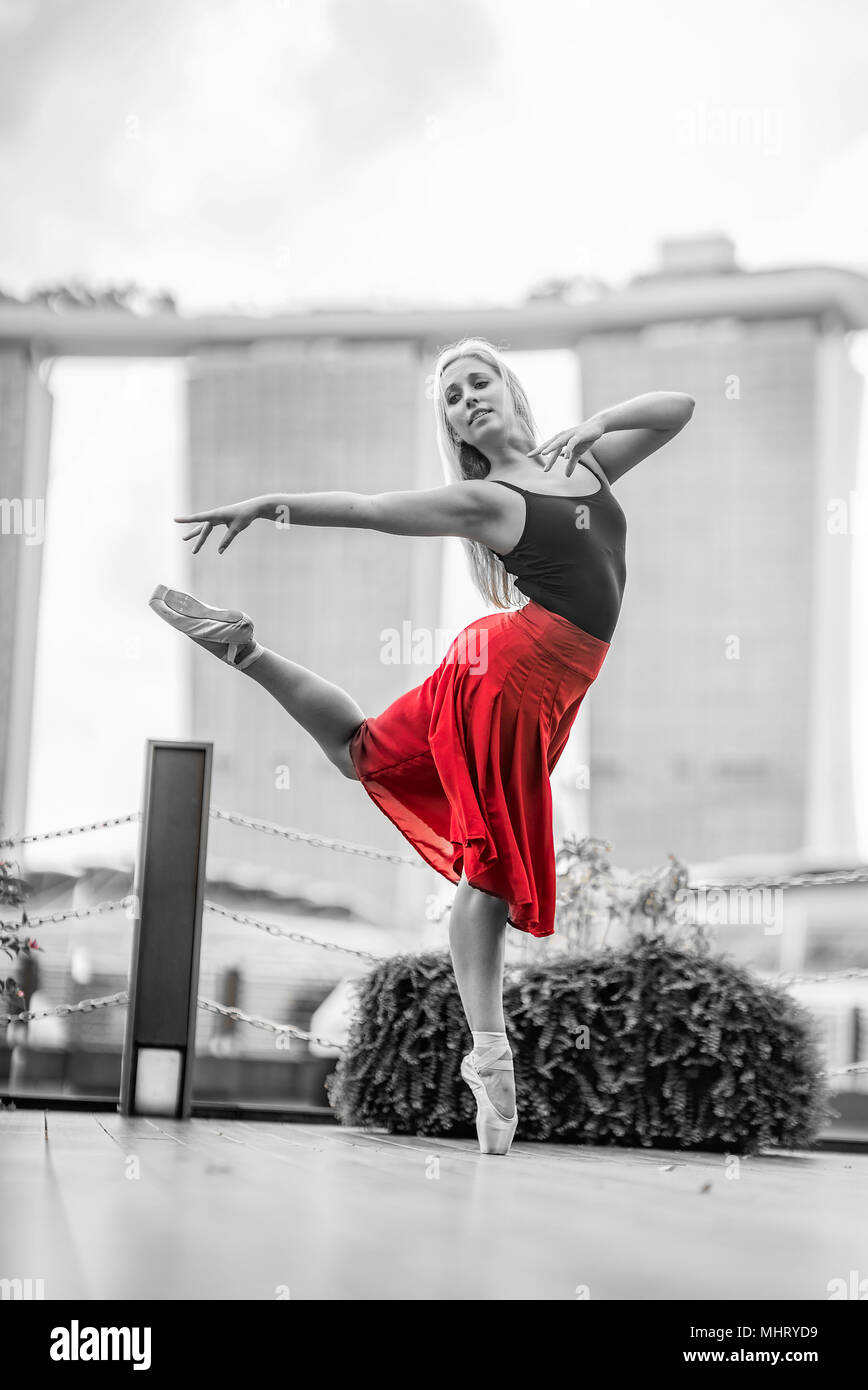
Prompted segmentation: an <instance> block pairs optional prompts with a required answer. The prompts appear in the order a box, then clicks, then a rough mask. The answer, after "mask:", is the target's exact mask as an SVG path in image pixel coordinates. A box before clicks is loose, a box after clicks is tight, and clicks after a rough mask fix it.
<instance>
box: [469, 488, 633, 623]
mask: <svg viewBox="0 0 868 1390" xmlns="http://www.w3.org/2000/svg"><path fill="white" fill-rule="evenodd" d="M491 481H492V482H496V483H500V484H501V486H502V487H509V488H512V489H513V491H514V492H520V493H521V494H522V496H523V497H524V502H525V512H526V515H525V523H524V530H523V531H522V533H521V536H520V538H519V540H518V543H517V544H516V545H515V546H513V548H512V550H510V551H508V552H507V554H506V555H501V556H500V557H499V558H500V559H501V560H502V561H503V564H504V566H505V568H506V569H507V570H508V571H509V573H510V574H512V575H514V576H515V580H516V587H517V588H518V589H519V590H520V591H521V593H523V594H525V595H526V596H527V597H528V598H529V599H533V601H534V602H535V603H538V604H539V605H540V606H541V607H542V608H548V609H550V610H551V612H552V613H558V614H560V616H561V617H562V618H567V619H568V620H569V621H570V622H571V623H574V624H575V625H576V627H580V628H582V630H583V631H584V632H589V633H590V634H591V636H592V637H598V638H599V639H600V640H601V641H603V642H608V641H609V639H610V638H611V636H612V633H613V632H614V631H615V624H616V623H617V621H618V614H619V612H620V611H621V600H622V598H623V597H624V584H625V582H626V576H627V570H626V564H625V559H624V546H625V541H626V536H627V518H626V517H625V515H624V513H623V511H622V509H621V507H620V506H619V504H618V501H617V499H616V498H615V496H614V495H613V493H612V489H611V486H610V485H609V482H608V480H606V481H605V482H604V481H603V479H602V478H601V479H600V486H599V489H598V490H597V491H596V492H593V493H590V494H589V495H587V496H585V497H568V496H564V495H560V496H553V495H551V494H548V493H545V494H543V493H541V492H529V491H528V490H527V488H523V487H518V486H517V485H516V484H515V483H506V482H503V480H502V479H500V478H492V479H491ZM492 554H495V555H496V554H497V551H493V552H492Z"/></svg>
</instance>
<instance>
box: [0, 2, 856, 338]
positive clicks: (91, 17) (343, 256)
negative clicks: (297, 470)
mask: <svg viewBox="0 0 868 1390" xmlns="http://www.w3.org/2000/svg"><path fill="white" fill-rule="evenodd" d="M866 71H868V24H866V22H865V6H864V2H863V0H826V3H824V4H822V5H819V4H817V3H816V2H815V0H765V2H764V3H763V4H761V5H758V4H756V3H755V0H730V3H729V4H727V5H726V6H723V7H721V6H708V5H701V4H697V3H696V0H662V3H659V4H654V5H649V4H647V3H646V2H645V0H306V3H302V0H183V3H180V4H179V3H177V0H0V186H2V187H4V188H5V189H7V190H12V189H14V190H15V196H14V198H9V199H7V200H5V201H6V206H5V208H4V214H3V218H2V225H0V288H4V289H6V290H7V292H12V293H18V294H21V293H25V292H27V290H29V289H30V288H31V287H32V286H33V284H34V283H36V282H43V281H46V280H55V279H58V278H61V277H65V276H70V275H74V274H80V275H83V276H86V277H89V278H92V279H94V280H96V281H98V282H100V283H103V282H107V281H110V280H116V281H121V282H126V281H128V280H130V279H131V278H134V279H136V280H139V281H140V282H142V283H143V284H144V286H145V287H146V288H148V289H153V290H157V289H161V288H163V287H166V288H168V289H170V290H172V291H173V292H175V293H176V294H177V296H178V298H179V301H180V304H181V307H182V308H183V309H184V310H185V311H187V312H192V311H198V310H203V309H207V308H216V307H227V306H229V305H234V306H238V307H245V308H254V307H260V308H262V309H263V310H272V309H274V308H276V307H277V306H279V305H281V304H289V303H298V302H306V301H308V300H317V301H321V300H323V299H327V298H332V297H338V298H343V299H352V300H358V299H361V300H366V299H367V298H369V296H371V295H376V296H378V297H380V298H385V299H390V298H399V299H409V300H434V299H436V300H455V301H458V302H462V303H464V302H473V301H507V300H510V299H515V298H518V297H520V296H521V295H522V294H523V293H524V291H525V290H526V289H527V287H528V286H529V285H532V284H534V283H535V282H536V281H538V280H540V279H543V278H546V277H548V276H551V275H561V274H564V275H567V274H575V273H577V272H586V273H591V274H594V275H600V276H602V277H603V278H604V279H607V280H610V281H614V282H618V281H619V280H623V279H624V278H626V277H628V276H629V275H631V274H633V273H634V272H635V271H637V270H641V269H643V268H647V267H648V266H650V265H651V264H652V263H653V261H654V257H655V243H656V241H657V239H658V237H659V236H661V235H665V234H672V233H675V234H678V233H682V232H689V231H695V230H704V229H709V228H713V229H716V228H720V229H722V230H725V231H729V232H730V233H731V234H733V235H734V237H735V239H736V241H737V243H738V248H739V252H740V255H741V257H742V259H743V261H744V263H745V264H746V265H748V266H759V265H774V264H781V263H788V262H793V261H799V260H813V261H826V262H829V261H832V262H838V263H845V264H852V265H859V266H865V265H866V263H868V198H866V188H868V82H866V81H865V73H866Z"/></svg>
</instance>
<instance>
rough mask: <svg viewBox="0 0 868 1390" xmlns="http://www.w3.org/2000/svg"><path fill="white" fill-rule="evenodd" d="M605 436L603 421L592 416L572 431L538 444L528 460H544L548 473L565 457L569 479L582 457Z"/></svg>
mask: <svg viewBox="0 0 868 1390" xmlns="http://www.w3.org/2000/svg"><path fill="white" fill-rule="evenodd" d="M603 434H605V428H604V426H603V422H602V420H600V419H599V417H598V416H596V415H592V416H591V418H590V419H589V420H585V421H584V422H583V423H582V424H581V425H573V427H572V428H571V429H568V430H561V431H560V433H559V434H553V435H552V437H551V439H547V440H545V442H544V443H542V444H538V445H537V446H536V448H535V449H531V450H530V452H529V453H528V458H539V459H542V464H543V471H544V472H546V473H548V471H549V469H550V468H553V467H554V465H555V463H557V460H558V458H559V457H561V456H563V458H564V464H565V469H564V471H565V473H566V475H567V477H568V478H569V477H570V475H571V474H572V472H573V470H574V469H575V466H576V464H577V463H578V462H579V459H580V458H581V455H582V454H584V453H585V452H586V451H587V450H588V449H590V447H591V445H592V444H596V442H597V440H598V439H599V438H600V436H601V435H603Z"/></svg>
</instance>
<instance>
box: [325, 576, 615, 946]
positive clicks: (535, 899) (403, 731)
mask: <svg viewBox="0 0 868 1390" xmlns="http://www.w3.org/2000/svg"><path fill="white" fill-rule="evenodd" d="M608 650H609V643H608V642H603V641H601V640H600V638H598V637H592V636H591V634H590V633H588V632H584V631H583V630H582V628H579V627H576V626H575V624H574V623H571V622H568V621H567V619H566V618H561V617H560V616H559V615H558V614H556V613H551V612H549V610H548V609H547V608H542V607H541V606H540V605H539V604H537V603H533V602H530V603H528V604H526V606H525V607H524V608H519V609H512V610H510V611H509V612H504V613H496V614H492V615H491V616H488V617H484V618H480V619H478V620H477V621H476V622H474V623H471V624H470V625H469V626H468V627H466V628H464V630H463V631H462V632H460V633H459V634H458V636H457V637H456V638H455V640H454V642H453V643H452V644H451V646H450V648H449V650H448V652H447V653H446V655H445V656H444V658H443V660H442V661H441V663H440V665H439V666H438V667H437V669H436V671H434V672H433V673H432V674H431V675H430V676H429V677H428V679H427V680H426V681H424V682H423V684H422V685H420V686H417V687H416V688H415V690H408V691H407V692H406V694H404V695H399V697H398V699H397V700H395V701H394V702H393V703H392V704H391V705H389V707H388V708H387V709H386V710H384V711H383V713H382V714H379V715H377V716H376V717H375V718H372V719H366V720H365V721H364V722H363V723H362V724H361V725H360V726H359V728H358V729H357V730H356V733H355V734H354V735H353V738H352V740H351V742H350V755H351V757H352V760H353V764H354V766H355V769H356V772H357V773H358V776H359V780H360V781H361V783H362V786H363V787H364V788H365V791H366V792H367V793H368V795H369V796H370V797H371V799H372V800H373V801H374V802H375V803H376V805H377V806H379V808H380V810H381V811H383V812H384V813H385V815H387V816H388V818H389V820H390V821H392V822H393V824H394V825H396V826H397V827H398V829H399V830H400V831H401V834H402V835H404V837H405V838H406V839H407V840H409V842H410V844H411V845H412V846H413V847H414V849H416V850H417V851H418V853H419V854H420V855H421V856H422V858H423V859H424V860H425V861H426V862H427V863H428V864H430V865H431V867H432V868H434V869H436V870H437V872H438V873H441V874H443V876H444V878H447V879H449V881H450V883H457V882H458V880H459V879H460V877H461V875H462V874H463V875H464V877H465V878H466V879H467V881H468V883H470V884H471V885H472V886H473V887H474V888H479V889H481V890H482V891H483V892H486V893H491V894H493V895H494V896H495V897H498V898H501V899H503V901H504V902H506V903H507V904H508V917H507V920H508V922H509V923H510V925H511V926H513V927H517V928H518V930H519V931H524V932H529V933H530V934H531V936H552V935H553V934H554V929H555V928H554V916H555V894H556V881H555V850H554V836H553V831H552V794H551V786H550V783H549V776H550V774H551V772H552V770H553V769H554V766H555V764H556V763H557V761H558V759H559V758H560V756H561V753H562V752H563V749H564V745H565V744H566V741H567V736H568V734H569V732H570V729H571V728H572V725H573V721H574V720H575V717H576V715H577V714H578V711H579V706H580V705H581V703H582V700H583V698H584V695H585V692H586V691H587V690H588V687H589V686H590V685H591V683H592V682H593V681H594V680H595V678H596V677H597V675H598V674H599V672H600V668H601V667H602V665H603V661H604V659H605V656H606V653H607V652H608Z"/></svg>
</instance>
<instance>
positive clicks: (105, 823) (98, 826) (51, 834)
mask: <svg viewBox="0 0 868 1390" xmlns="http://www.w3.org/2000/svg"><path fill="white" fill-rule="evenodd" d="M137 820H141V812H140V811H131V812H130V814H129V815H127V816H112V817H111V818H110V819H109V820H96V821H91V822H90V824H88V825H70V826H67V827H66V829H64V830H43V831H42V832H41V833H39V834H36V835H12V836H9V837H8V838H6V839H3V840H0V849H12V847H13V846H14V845H34V844H36V842H37V841H38V840H61V839H63V838H64V837H65V836H67V835H84V834H86V832H87V831H89V830H108V829H110V828H111V827H112V826H114V825H128V824H130V823H131V822H132V821H137Z"/></svg>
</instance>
